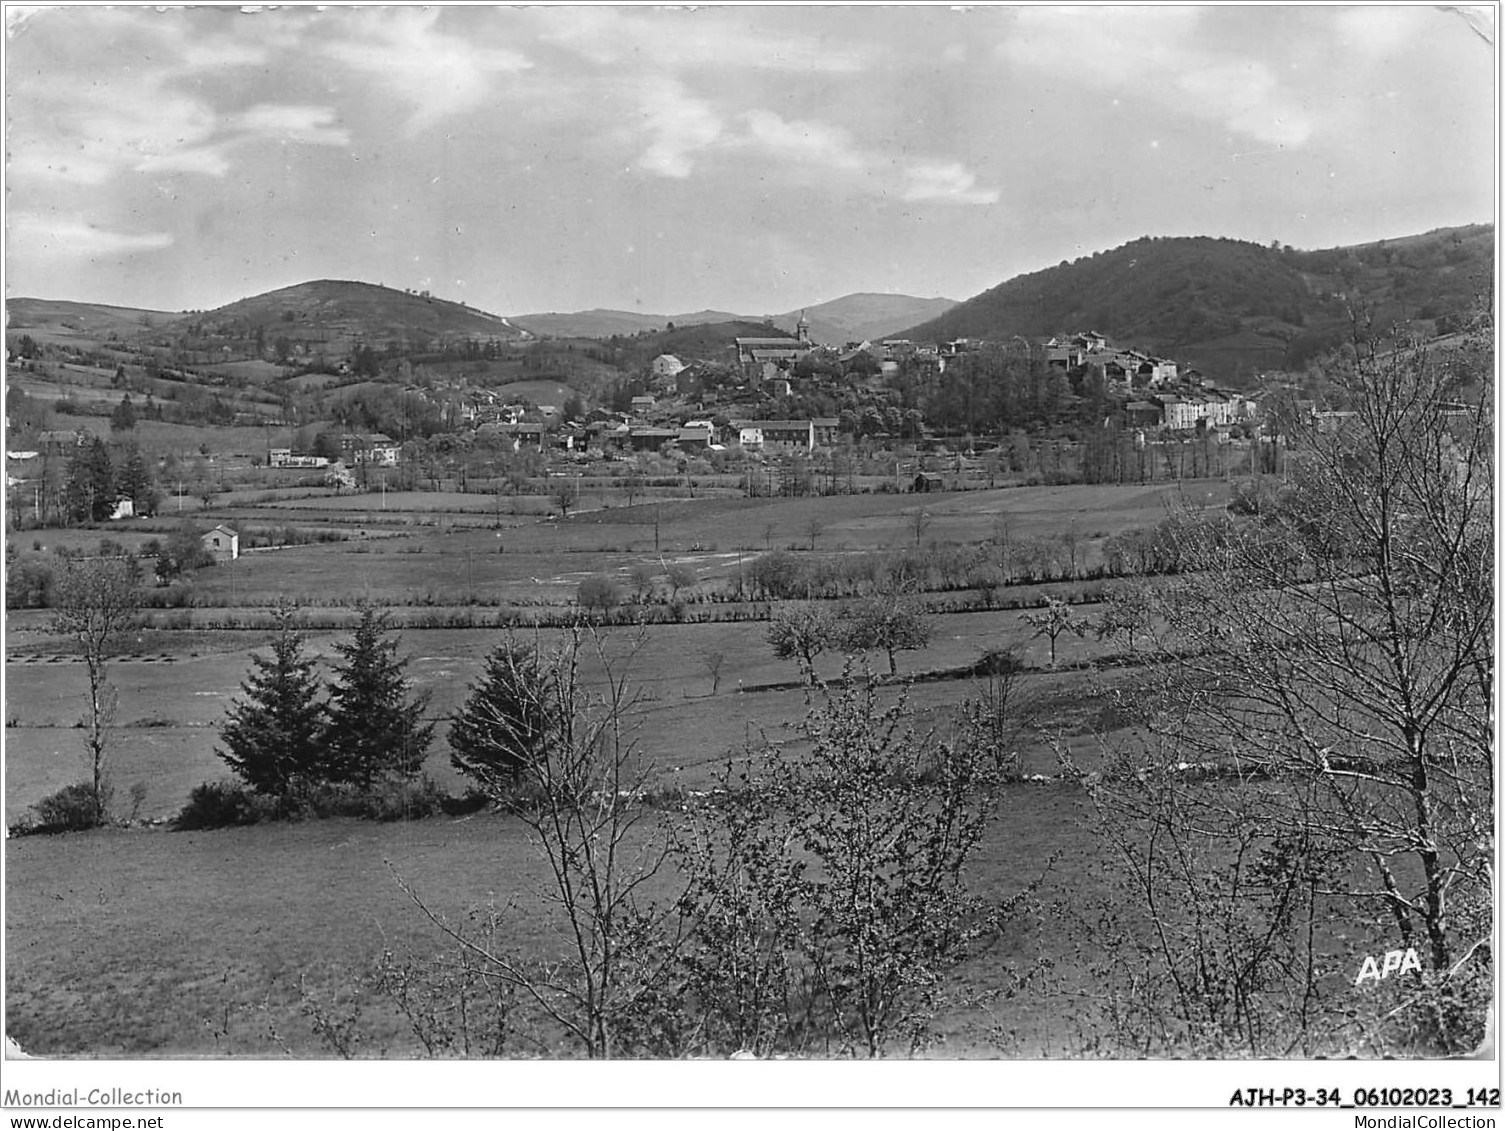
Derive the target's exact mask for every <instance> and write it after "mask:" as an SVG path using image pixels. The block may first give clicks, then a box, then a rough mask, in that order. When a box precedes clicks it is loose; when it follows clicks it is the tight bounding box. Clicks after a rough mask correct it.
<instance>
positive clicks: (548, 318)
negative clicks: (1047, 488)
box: [510, 292, 956, 346]
mask: <svg viewBox="0 0 1505 1131" xmlns="http://www.w3.org/2000/svg"><path fill="white" fill-rule="evenodd" d="M955 305H956V300H955V299H949V298H916V297H914V296H912V295H897V294H877V293H873V292H863V293H858V294H850V295H844V296H842V297H841V298H838V299H832V300H831V301H830V302H822V303H816V304H814V305H812V306H807V307H803V308H802V309H800V310H790V311H786V312H785V313H783V314H776V315H774V316H773V324H774V325H775V326H777V327H778V328H779V329H781V330H786V331H788V332H789V333H791V334H792V333H794V331H795V326H796V324H797V323H798V322H799V320H800V318H801V316H803V317H805V318H806V319H807V320H808V321H809V323H810V337H811V339H812V340H814V341H816V342H820V343H823V344H827V345H838V346H839V345H844V344H845V343H847V342H856V341H867V340H874V339H878V338H884V337H891V336H893V334H894V332H895V331H897V330H899V329H901V328H902V327H904V326H907V325H911V324H913V323H914V322H915V321H917V320H921V319H926V318H934V317H936V316H937V315H940V314H943V313H944V312H945V311H947V310H950V309H951V308H952V307H953V306H955ZM763 320H764V319H763V317H762V316H757V315H748V314H732V313H729V312H727V311H724V310H700V311H696V312H694V313H691V314H641V313H637V312H634V311H626V310H600V309H597V310H582V311H578V312H575V313H558V312H555V313H548V314H518V315H513V316H511V317H510V321H511V322H512V323H513V324H514V325H516V326H519V327H521V328H523V329H525V330H528V331H530V332H532V333H535V334H546V335H549V336H550V337H556V338H607V337H611V336H612V335H613V334H623V335H626V334H637V333H640V332H642V331H645V330H646V331H656V330H663V329H665V328H666V327H667V326H668V325H669V323H671V322H672V323H673V324H674V325H675V326H676V327H680V326H703V325H708V324H712V323H723V322H751V323H762V322H763Z"/></svg>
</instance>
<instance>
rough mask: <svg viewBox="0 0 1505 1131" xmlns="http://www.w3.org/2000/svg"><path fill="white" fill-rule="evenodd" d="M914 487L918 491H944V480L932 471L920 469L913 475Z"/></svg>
mask: <svg viewBox="0 0 1505 1131" xmlns="http://www.w3.org/2000/svg"><path fill="white" fill-rule="evenodd" d="M914 489H915V490H916V491H920V492H929V491H944V490H945V489H946V481H945V480H944V479H943V478H941V476H939V475H937V474H936V473H935V472H933V471H922V472H920V474H918V475H916V476H915V477H914Z"/></svg>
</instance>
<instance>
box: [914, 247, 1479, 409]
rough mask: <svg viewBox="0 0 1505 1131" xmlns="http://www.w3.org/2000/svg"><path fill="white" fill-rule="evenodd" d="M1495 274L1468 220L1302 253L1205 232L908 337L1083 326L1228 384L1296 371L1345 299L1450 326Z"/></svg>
mask: <svg viewBox="0 0 1505 1131" xmlns="http://www.w3.org/2000/svg"><path fill="white" fill-rule="evenodd" d="M1493 274H1494V227H1493V225H1489V224H1473V225H1468V226H1465V227H1459V228H1443V229H1438V230H1436V231H1433V232H1427V233H1424V234H1422V235H1416V236H1406V237H1401V238H1398V239H1387V240H1380V241H1377V242H1375V243H1370V244H1360V245H1354V246H1350V247H1337V248H1328V249H1324V250H1318V251H1299V250H1297V249H1295V248H1290V247H1284V246H1281V247H1274V246H1264V245H1261V244H1255V243H1248V242H1245V241H1242V240H1231V239H1217V238H1213V237H1207V236H1189V237H1164V238H1149V237H1146V238H1144V239H1139V240H1134V241H1133V242H1131V243H1127V244H1124V245H1123V246H1122V247H1117V248H1114V249H1113V250H1111V251H1104V252H1098V253H1097V254H1095V255H1091V256H1084V257H1083V258H1080V259H1077V260H1075V261H1073V262H1071V263H1067V262H1064V261H1063V262H1062V263H1061V264H1059V265H1058V266H1056V267H1050V268H1047V269H1045V270H1043V271H1036V272H1032V273H1030V274H1027V275H1020V276H1017V277H1016V278H1013V279H1010V280H1008V281H1006V282H1004V283H1000V284H999V285H998V286H996V287H993V288H991V289H990V290H987V291H984V292H983V293H982V294H980V295H977V296H975V297H974V298H971V299H968V300H967V301H966V302H963V303H960V304H958V305H957V306H955V307H953V308H952V309H950V310H948V311H946V312H945V313H944V314H942V315H941V316H940V317H938V318H933V319H931V320H929V321H926V322H922V323H919V324H916V325H914V326H912V327H911V328H910V329H909V330H907V331H905V332H904V334H903V336H904V337H908V338H913V339H915V340H918V341H949V340H952V339H955V338H968V337H970V338H989V337H991V338H1007V337H1009V336H1011V335H1014V334H1019V335H1021V336H1024V337H1027V338H1043V337H1046V336H1048V335H1051V334H1059V333H1067V332H1072V331H1078V330H1089V329H1090V330H1096V331H1098V332H1100V333H1104V334H1107V335H1108V336H1110V337H1112V338H1115V339H1118V340H1121V341H1124V342H1126V343H1130V344H1133V345H1138V346H1143V347H1145V348H1147V349H1151V350H1154V351H1158V352H1162V353H1167V354H1170V355H1171V356H1173V357H1175V358H1177V359H1178V360H1182V361H1186V362H1189V363H1191V364H1193V365H1196V366H1197V367H1198V368H1200V369H1202V370H1203V371H1204V372H1206V373H1208V374H1209V375H1213V376H1221V377H1225V378H1230V379H1235V380H1236V379H1238V378H1240V377H1244V376H1249V375H1250V374H1252V373H1254V372H1256V371H1258V370H1263V369H1295V368H1300V367H1301V366H1303V365H1304V364H1305V363H1306V361H1307V360H1309V359H1310V358H1311V357H1313V356H1315V355H1316V354H1317V353H1319V352H1321V351H1322V350H1323V349H1326V348H1328V347H1330V346H1332V345H1334V344H1336V343H1337V342H1338V341H1340V340H1341V339H1342V337H1343V334H1344V332H1345V329H1346V327H1347V325H1348V311H1349V307H1350V304H1355V303H1357V304H1361V305H1363V306H1364V307H1365V308H1367V309H1369V310H1371V311H1372V312H1373V313H1374V315H1375V317H1376V319H1377V320H1378V321H1380V322H1381V323H1385V322H1406V321H1409V322H1413V323H1416V322H1423V323H1427V322H1429V323H1431V324H1432V328H1433V329H1442V328H1445V327H1446V324H1447V319H1448V318H1450V317H1457V316H1459V315H1461V314H1463V313H1464V312H1465V311H1466V310H1467V309H1468V308H1469V307H1470V306H1471V305H1472V304H1473V303H1474V302H1475V301H1476V299H1477V296H1479V295H1480V294H1482V293H1487V291H1488V289H1489V287H1490V285H1491V280H1492V278H1493Z"/></svg>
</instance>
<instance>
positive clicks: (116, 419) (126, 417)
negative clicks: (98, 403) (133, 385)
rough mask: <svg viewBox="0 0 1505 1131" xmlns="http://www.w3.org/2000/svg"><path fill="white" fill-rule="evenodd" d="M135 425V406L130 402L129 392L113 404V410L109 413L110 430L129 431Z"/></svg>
mask: <svg viewBox="0 0 1505 1131" xmlns="http://www.w3.org/2000/svg"><path fill="white" fill-rule="evenodd" d="M135 427H136V406H135V405H133V404H131V394H130V393H127V394H126V395H125V396H124V397H122V398H121V400H120V403H119V404H118V405H116V406H115V411H114V412H112V413H110V431H111V432H129V431H130V430H131V429H133V428H135Z"/></svg>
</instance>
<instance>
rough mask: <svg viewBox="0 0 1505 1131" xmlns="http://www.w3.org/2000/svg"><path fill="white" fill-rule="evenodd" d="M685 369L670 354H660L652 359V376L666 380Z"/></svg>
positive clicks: (683, 365) (683, 364)
mask: <svg viewBox="0 0 1505 1131" xmlns="http://www.w3.org/2000/svg"><path fill="white" fill-rule="evenodd" d="M684 368H685V363H684V362H682V361H680V360H679V358H677V357H675V356H674V355H673V354H672V353H661V354H659V355H658V356H657V357H655V358H654V359H653V364H652V369H653V376H654V377H656V378H660V379H664V380H668V379H670V378H672V377H674V376H675V375H676V374H678V373H679V372H680V371H681V370H683V369H684Z"/></svg>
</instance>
